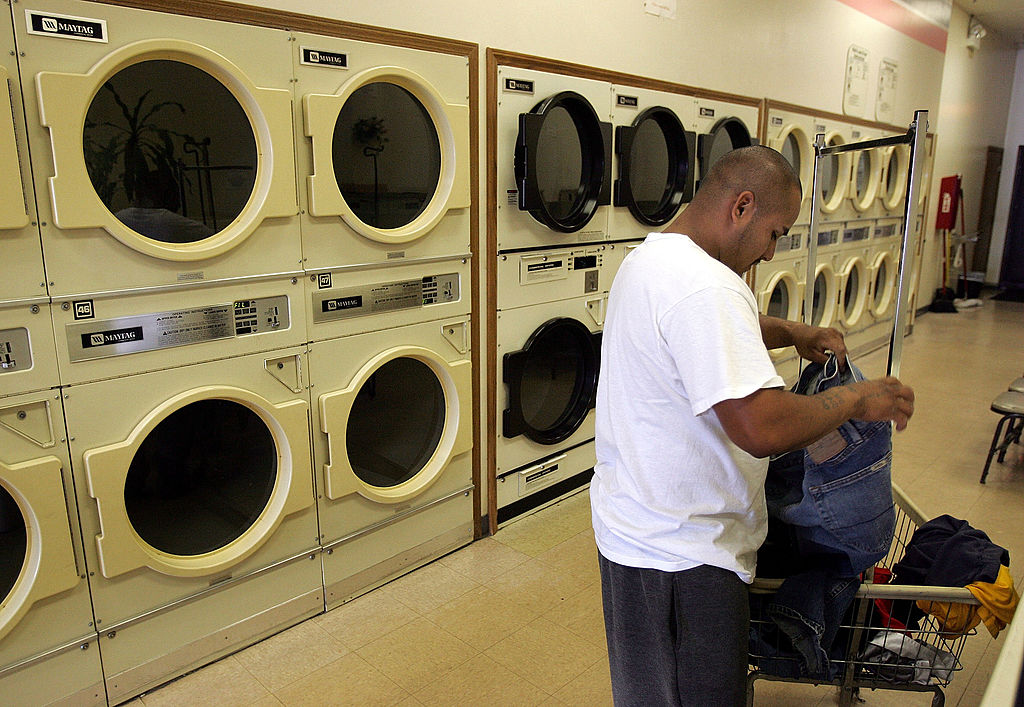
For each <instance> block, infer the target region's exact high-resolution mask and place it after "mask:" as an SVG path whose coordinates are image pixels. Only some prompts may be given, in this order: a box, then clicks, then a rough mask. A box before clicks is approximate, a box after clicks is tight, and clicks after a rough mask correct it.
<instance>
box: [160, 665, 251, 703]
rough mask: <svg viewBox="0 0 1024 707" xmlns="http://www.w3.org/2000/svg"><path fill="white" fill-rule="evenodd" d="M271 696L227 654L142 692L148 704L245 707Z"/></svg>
mask: <svg viewBox="0 0 1024 707" xmlns="http://www.w3.org/2000/svg"><path fill="white" fill-rule="evenodd" d="M269 696H270V692H269V691H268V690H267V689H266V688H265V687H263V685H261V684H260V682H259V681H258V680H257V679H256V678H255V677H253V676H252V675H251V674H250V673H249V671H248V670H246V669H245V668H243V667H242V666H241V664H240V663H239V662H238V661H237V660H235V658H234V656H228V657H227V658H223V659H221V660H219V661H217V662H216V663H212V664H210V665H208V666H206V667H205V668H200V669H199V670H196V671H195V672H193V673H189V674H188V675H185V676H184V677H181V678H179V679H177V680H175V681H173V682H170V683H168V684H166V685H164V686H163V687H160V688H158V689H156V690H153V691H152V692H148V693H146V694H145V695H142V702H143V704H145V705H146V707H165V706H167V707H170V706H172V705H197V704H216V705H224V706H225V707H229V706H230V705H239V707H246V706H248V705H251V704H253V703H255V702H257V701H259V700H262V699H264V698H266V697H269Z"/></svg>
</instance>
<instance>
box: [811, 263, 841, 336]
mask: <svg viewBox="0 0 1024 707" xmlns="http://www.w3.org/2000/svg"><path fill="white" fill-rule="evenodd" d="M835 289H836V286H835V277H834V275H833V271H832V269H831V268H827V267H822V266H818V273H817V275H815V276H814V295H813V301H812V305H811V324H813V325H814V326H831V325H832V322H833V320H834V319H835V311H836V291H835Z"/></svg>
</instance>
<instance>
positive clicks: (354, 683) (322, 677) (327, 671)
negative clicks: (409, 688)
mask: <svg viewBox="0 0 1024 707" xmlns="http://www.w3.org/2000/svg"><path fill="white" fill-rule="evenodd" d="M274 694H275V695H276V696H277V698H278V699H279V700H281V703H282V704H284V705H285V706H286V707H323V706H324V705H332V706H335V705H337V706H338V707H341V706H342V705H351V706H352V707H376V706H377V705H379V706H380V707H387V706H390V705H394V704H396V703H398V702H400V701H401V700H403V699H405V698H407V697H408V693H407V692H406V691H405V690H403V689H402V688H401V687H399V686H398V685H397V684H395V682H394V681H392V680H390V679H389V678H388V677H386V676H385V675H384V674H383V673H381V672H380V671H379V670H377V669H376V668H374V666H372V665H370V664H369V663H367V662H366V661H365V660H363V659H362V658H360V657H359V655H357V654H356V653H349V654H347V655H344V656H342V657H341V658H339V659H338V660H336V661H334V662H333V663H331V664H329V665H325V666H324V667H322V668H320V669H319V670H316V671H314V672H313V673H310V674H309V675H307V676H306V677H304V678H302V679H301V680H298V681H296V682H293V683H292V684H291V685H288V686H287V687H284V688H281V689H280V690H278V691H276V692H275V693H274Z"/></svg>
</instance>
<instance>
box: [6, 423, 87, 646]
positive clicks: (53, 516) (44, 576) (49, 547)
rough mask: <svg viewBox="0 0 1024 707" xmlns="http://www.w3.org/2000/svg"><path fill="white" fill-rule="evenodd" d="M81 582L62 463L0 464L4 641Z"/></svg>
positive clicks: (53, 459) (43, 459) (54, 459)
mask: <svg viewBox="0 0 1024 707" xmlns="http://www.w3.org/2000/svg"><path fill="white" fill-rule="evenodd" d="M19 412H22V411H19ZM7 413H8V411H6V410H0V424H5V421H4V419H3V418H4V416H6V415H7ZM11 414H12V415H14V413H13V412H12V413H11ZM29 415H30V416H34V413H33V412H32V411H29ZM12 419H13V418H12ZM79 581H81V578H80V577H79V575H78V567H77V565H76V563H75V552H74V548H73V545H72V539H71V530H70V528H69V526H68V510H67V505H66V501H65V498H64V483H63V479H62V477H61V461H60V459H58V458H57V457H52V456H45V457H39V458H37V459H32V460H30V461H26V462H21V463H18V464H13V465H10V466H9V465H7V464H4V463H3V462H2V461H0V639H2V638H3V637H4V635H6V634H7V633H8V632H9V631H10V630H11V629H13V628H14V627H15V626H16V625H17V623H18V621H19V620H20V619H21V618H22V617H23V616H24V615H25V613H26V612H27V611H28V610H29V609H30V608H31V607H32V604H34V603H35V602H37V601H40V600H42V599H46V598H48V597H52V596H54V595H56V594H59V593H61V592H64V591H66V590H68V589H71V588H72V587H74V586H75V585H77V584H78V582H79Z"/></svg>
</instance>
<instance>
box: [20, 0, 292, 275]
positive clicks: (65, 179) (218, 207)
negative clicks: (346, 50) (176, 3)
mask: <svg viewBox="0 0 1024 707" xmlns="http://www.w3.org/2000/svg"><path fill="white" fill-rule="evenodd" d="M21 7H25V3H22V4H21ZM65 14H66V15H67V16H68V17H77V18H79V19H77V20H76V22H79V23H86V22H87V23H90V24H89V26H92V27H94V28H95V29H94V32H95V33H96V34H97V36H99V35H102V37H103V40H104V41H82V39H81V38H67V37H65V36H63V35H61V34H60V33H57V34H54V33H51V32H48V31H46V30H45V29H39V28H40V27H43V26H44V24H45V23H44V22H43V21H44V20H45V19H46V18H47V17H55V18H57V20H56V21H57V26H58V27H60V26H62V25H61V22H60V17H62V16H64V15H65ZM64 24H65V25H66V24H67V22H65V23H64ZM16 29H17V32H18V42H19V46H20V47H22V48H23V50H24V52H25V56H24V58H23V59H22V61H21V75H22V79H23V85H25V86H26V87H28V86H31V87H32V88H33V89H34V90H33V91H32V94H31V95H29V96H26V111H27V114H28V124H29V137H30V141H31V143H32V147H33V154H34V156H35V158H36V159H35V162H34V174H35V180H36V193H37V194H38V195H40V198H43V197H42V195H46V196H45V199H46V202H48V203H46V204H45V206H41V209H42V210H47V211H49V212H50V214H51V218H47V219H43V220H44V221H46V222H47V225H46V226H43V227H42V239H43V250H44V252H45V255H46V260H47V274H48V276H49V279H50V281H51V282H52V283H53V284H52V286H51V288H50V289H51V294H54V293H57V294H69V293H70V294H75V293H83V292H97V291H111V290H126V289H133V288H138V287H147V286H154V285H156V286H159V285H169V284H179V283H191V282H195V281H203V280H220V279H226V278H235V277H245V276H261V275H267V274H271V273H281V272H291V271H296V270H299V269H300V268H301V244H300V240H299V235H298V228H297V220H298V205H297V201H296V193H295V174H294V173H295V170H294V150H293V136H292V129H291V127H292V126H291V106H292V94H291V80H292V76H291V73H292V72H291V50H290V44H289V42H288V35H287V33H285V32H281V31H276V30H268V29H262V28H255V27H249V26H243V25H235V24H229V23H220V22H213V21H207V20H198V19H194V18H188V17H182V16H175V15H164V14H160V13H153V12H148V11H142V10H135V9H129V8H122V7H111V6H107V5H98V4H94V3H84V2H74V1H73V0H64V1H63V2H49V3H46V5H45V6H39V7H38V8H37V7H36V6H34V4H32V3H30V4H29V5H28V7H25V12H24V14H21V15H19V16H18V26H17V28H16Z"/></svg>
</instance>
